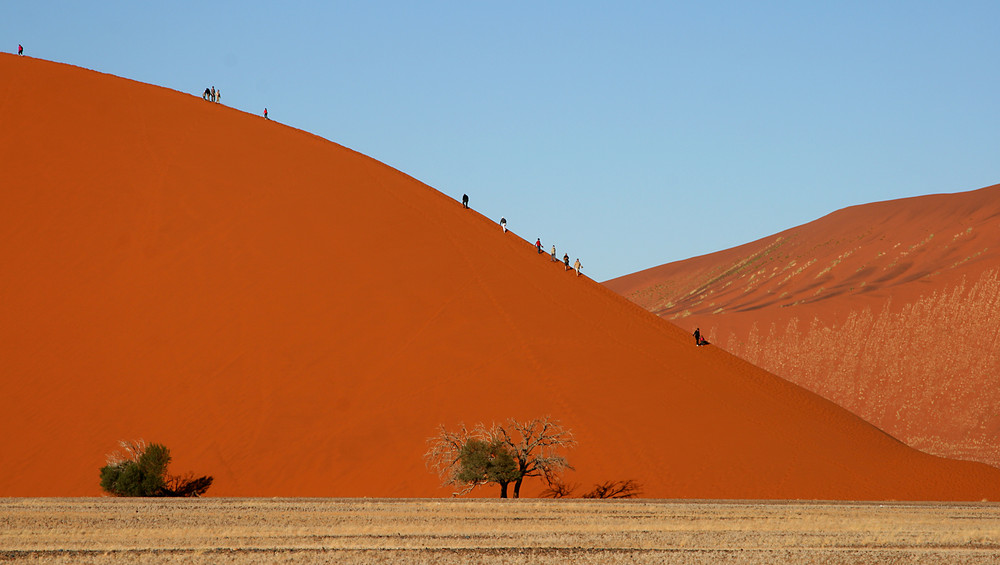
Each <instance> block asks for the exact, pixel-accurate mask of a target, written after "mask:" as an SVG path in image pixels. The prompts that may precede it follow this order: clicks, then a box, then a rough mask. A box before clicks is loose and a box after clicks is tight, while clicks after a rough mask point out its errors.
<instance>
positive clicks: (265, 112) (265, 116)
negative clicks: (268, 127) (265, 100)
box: [264, 108, 271, 120]
mask: <svg viewBox="0 0 1000 565" xmlns="http://www.w3.org/2000/svg"><path fill="white" fill-rule="evenodd" d="M264 119H265V120H269V119H271V118H268V117H267V108H264Z"/></svg>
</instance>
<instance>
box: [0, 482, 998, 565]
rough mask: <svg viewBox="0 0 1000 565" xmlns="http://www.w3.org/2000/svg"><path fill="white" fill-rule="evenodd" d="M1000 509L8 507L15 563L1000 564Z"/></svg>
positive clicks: (460, 504) (365, 503) (487, 504)
mask: <svg viewBox="0 0 1000 565" xmlns="http://www.w3.org/2000/svg"><path fill="white" fill-rule="evenodd" d="M998 553H1000V507H998V506H997V505H996V504H900V503H890V504H882V503H803V502H761V501H747V502H739V501H737V502H732V501H719V502H708V501H691V502H676V501H626V502H615V501H598V502H586V501H525V500H521V501H511V502H500V501H461V500H444V501H442V500H331V499H326V500H324V499H200V500H148V499H147V500H140V499H106V498H105V499H100V498H98V499H2V500H0V561H4V562H13V563H79V562H87V563H94V564H105V563H107V564H113V563H138V562H141V563H234V564H235V563H483V564H491V563H569V562H572V563H678V564H701V563H740V564H772V563H785V564H799V563H803V564H805V563H810V564H814V563H824V564H853V563H873V564H875V563H942V564H943V563H963V564H979V563H983V564H986V563H995V562H996V561H995V560H996V555H997V554H998Z"/></svg>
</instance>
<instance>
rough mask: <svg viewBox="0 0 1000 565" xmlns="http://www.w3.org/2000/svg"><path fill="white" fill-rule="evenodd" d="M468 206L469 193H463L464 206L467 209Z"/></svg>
mask: <svg viewBox="0 0 1000 565" xmlns="http://www.w3.org/2000/svg"><path fill="white" fill-rule="evenodd" d="M468 207H469V195H468V194H463V195H462V208H466V209H467V208H468Z"/></svg>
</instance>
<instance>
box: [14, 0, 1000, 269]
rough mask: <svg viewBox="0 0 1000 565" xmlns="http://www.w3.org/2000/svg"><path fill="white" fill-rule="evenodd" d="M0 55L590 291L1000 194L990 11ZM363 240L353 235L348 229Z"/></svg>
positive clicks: (72, 5) (313, 34)
mask: <svg viewBox="0 0 1000 565" xmlns="http://www.w3.org/2000/svg"><path fill="white" fill-rule="evenodd" d="M3 13H4V15H3V18H2V19H0V50H2V51H7V52H14V51H16V49H17V45H18V43H21V44H23V45H24V47H25V50H26V54H27V55H30V56H35V57H40V58H45V59H50V60H54V61H60V62H65V63H69V64H73V65H78V66H81V67H86V68H91V69H95V70H99V71H102V72H106V73H111V74H115V75H119V76H123V77H126V78H130V79H134V80H139V81H142V82H148V83H152V84H157V85H161V86H166V87H168V88H173V89H176V90H180V91H183V92H189V93H192V94H196V95H200V93H201V91H202V90H203V89H204V88H205V87H206V86H211V85H214V86H216V87H217V88H219V89H221V91H222V94H223V97H222V101H223V103H225V104H226V105H229V106H233V107H236V108H239V109H242V110H245V111H247V112H252V113H261V112H262V111H263V109H264V107H265V106H266V107H267V108H268V109H269V112H270V115H271V117H272V119H275V120H277V121H280V122H283V123H286V124H289V125H291V126H294V127H297V128H300V129H303V130H306V131H309V132H312V133H315V134H317V135H320V136H322V137H324V138H327V139H329V140H331V141H335V142H337V143H340V144H342V145H345V146H347V147H350V148H352V149H355V150H357V151H360V152H362V153H365V154H367V155H369V156H371V157H374V158H376V159H378V160H380V161H383V162H385V163H387V164H389V165H391V166H393V167H395V168H397V169H400V170H402V171H403V172H405V173H407V174H410V175H412V176H414V177H416V178H417V179H419V180H421V181H423V182H425V183H427V184H429V185H431V186H433V187H434V188H436V189H438V190H440V191H442V192H444V193H446V194H448V195H451V196H454V197H456V198H460V197H461V195H462V193H468V194H469V195H470V197H471V204H472V206H473V207H474V208H476V209H477V210H479V211H480V212H482V213H484V214H486V215H487V216H489V217H491V218H493V219H499V218H500V216H506V217H507V219H508V222H509V227H510V228H511V229H512V230H514V231H515V232H517V233H518V234H519V235H521V236H523V237H524V238H525V239H529V240H531V241H532V242H533V241H534V239H535V238H536V237H541V239H542V242H543V243H544V244H545V245H546V246H549V245H551V244H553V243H554V244H555V245H556V246H557V248H558V250H559V253H560V254H562V253H563V252H569V253H570V255H571V256H572V257H574V258H575V257H580V259H581V261H582V262H583V264H584V272H585V273H586V274H589V275H590V276H591V277H593V278H595V279H597V280H606V279H609V278H612V277H616V276H620V275H624V274H627V273H631V272H635V271H638V270H641V269H644V268H647V267H652V266H655V265H659V264H662V263H666V262H669V261H675V260H681V259H686V258H688V257H692V256H696V255H701V254H705V253H710V252H713V251H718V250H721V249H726V248H729V247H733V246H735V245H739V244H742V243H746V242H749V241H753V240H755V239H758V238H761V237H764V236H767V235H769V234H772V233H775V232H778V231H781V230H784V229H786V228H790V227H793V226H796V225H800V224H803V223H806V222H809V221H812V220H814V219H816V218H818V217H820V216H823V215H825V214H827V213H830V212H833V211H834V210H837V209H840V208H843V207H846V206H851V205H854V204H862V203H866V202H873V201H879V200H888V199H894V198H902V197H908V196H917V195H921V194H930V193H938V192H960V191H965V190H972V189H976V188H980V187H983V186H987V185H991V184H996V183H1000V32H998V29H1000V27H998V22H1000V2H996V1H982V2H975V1H968V2H965V1H950V2H943V1H942V2H922V1H919V0H917V1H891V2H890V1H884V2H883V1H861V2H852V1H839V2H814V1H801V2H768V1H760V2H751V1H742V2H733V1H698V2H694V1H692V2H666V1H663V2H628V1H617V2H590V1H585V0H581V1H575V2H544V1H538V2H519V1H507V2H478V1H469V0H466V1H455V2H440V1H423V2H418V1H406V2H403V1H399V2H379V1H369V2H339V1H330V2H281V3H277V2H275V3H269V2H212V1H204V2H186V1H185V2H156V3H154V2H106V1H102V2H87V3H85V2H69V1H65V2H49V1H30V2H18V3H14V2H6V3H5V5H4V8H3ZM359 235H363V234H359Z"/></svg>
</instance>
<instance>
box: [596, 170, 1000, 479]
mask: <svg viewBox="0 0 1000 565" xmlns="http://www.w3.org/2000/svg"><path fill="white" fill-rule="evenodd" d="M606 285H607V286H608V287H609V288H611V289H613V290H615V291H617V292H620V293H621V294H623V295H625V296H627V297H628V298H629V299H631V300H633V301H635V302H636V303H638V304H640V305H641V306H643V307H644V308H647V309H649V310H651V311H653V312H655V313H657V314H658V315H660V316H662V317H664V318H666V319H668V320H671V321H673V322H674V323H676V324H680V325H682V326H683V327H684V328H685V329H686V330H688V331H692V330H694V328H695V327H698V326H700V327H701V329H702V331H704V332H705V333H707V334H708V336H709V338H710V339H712V340H713V341H714V343H715V344H716V345H719V346H721V347H723V348H724V349H726V350H728V351H730V352H732V353H734V354H736V355H739V356H740V357H743V358H744V359H747V360H749V361H750V362H752V363H754V364H757V365H759V366H761V367H764V368H765V369H767V370H769V371H772V372H774V373H775V374H777V375H780V376H782V377H784V378H787V379H789V380H792V381H794V382H796V383H798V384H801V385H803V386H805V387H806V388H809V389H811V390H814V391H816V392H819V393H820V394H822V395H824V396H826V397H827V398H830V399H832V400H834V401H835V402H836V403H838V404H840V405H841V406H844V407H846V408H848V409H849V410H851V411H853V412H855V413H856V414H859V415H860V416H862V417H863V418H865V419H866V420H868V421H870V422H872V423H874V424H875V425H877V426H879V427H880V428H882V429H884V430H886V431H888V432H889V433H891V434H892V435H894V436H896V437H898V438H900V439H902V440H904V441H906V442H907V443H909V444H910V445H913V446H915V447H918V448H920V449H923V450H926V451H929V452H932V453H936V454H938V455H944V456H949V457H957V458H963V459H973V460H978V461H984V462H987V463H989V464H991V465H994V466H997V465H1000V416H998V415H997V406H1000V387H998V386H997V384H998V381H997V378H998V375H1000V185H996V186H990V187H987V188H982V189H979V190H975V191H971V192H963V193H957V194H937V195H930V196H922V197H916V198H907V199H902V200H894V201H888V202H878V203H874V204H866V205H862V206H855V207H851V208H847V209H844V210H840V211H838V212H835V213H833V214H830V215H828V216H826V217H824V218H821V219H819V220H816V221H814V222H811V223H809V224H805V225H803V226H799V227H796V228H793V229H790V230H787V231H784V232H782V233H780V234H777V235H774V236H771V237H768V238H764V239H762V240H760V241H756V242H753V243H749V244H746V245H743V246H740V247H736V248H733V249H729V250H726V251H721V252H719V253H714V254H711V255H705V256H702V257H695V258H692V259H688V260H685V261H678V262H675V263H670V264H667V265H662V266H660V267H655V268H652V269H648V270H645V271H642V272H639V273H635V274H633V275H628V276H625V277H621V278H618V279H615V280H611V281H608V282H607V283H606Z"/></svg>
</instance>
